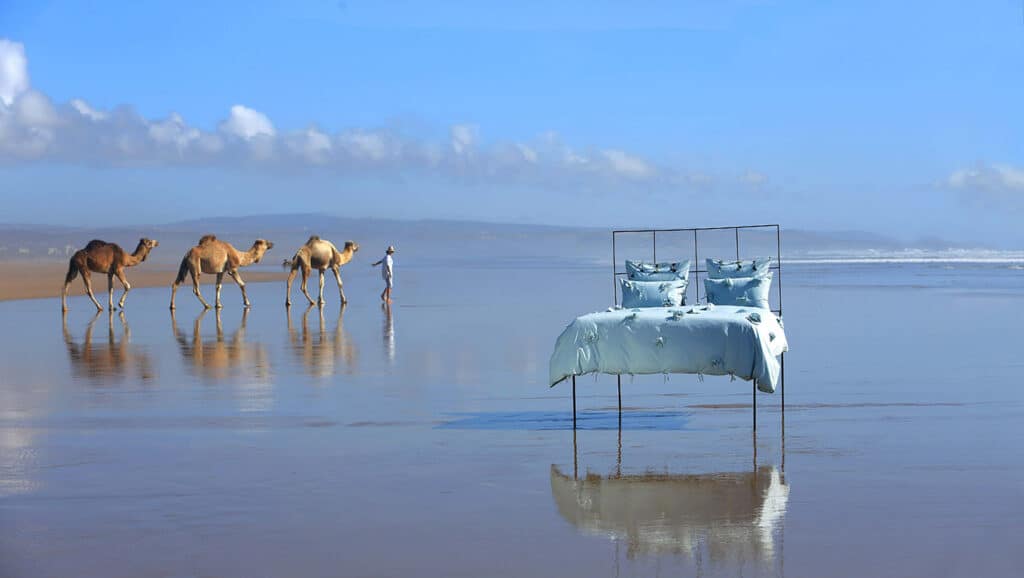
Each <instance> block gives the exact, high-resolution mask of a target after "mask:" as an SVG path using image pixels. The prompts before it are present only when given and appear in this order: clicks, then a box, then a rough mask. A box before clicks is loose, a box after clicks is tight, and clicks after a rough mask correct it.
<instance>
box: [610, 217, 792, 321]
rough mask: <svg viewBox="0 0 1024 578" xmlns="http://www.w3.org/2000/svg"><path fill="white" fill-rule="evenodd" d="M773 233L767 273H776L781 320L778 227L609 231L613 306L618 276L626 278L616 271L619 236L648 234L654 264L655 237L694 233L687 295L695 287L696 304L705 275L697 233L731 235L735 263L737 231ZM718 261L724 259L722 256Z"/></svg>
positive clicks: (780, 264)
mask: <svg viewBox="0 0 1024 578" xmlns="http://www.w3.org/2000/svg"><path fill="white" fill-rule="evenodd" d="M759 229H760V230H769V231H770V230H772V229H774V231H775V258H774V259H773V260H772V263H771V264H770V265H769V269H771V270H773V271H776V273H775V279H774V280H773V284H774V285H775V286H776V287H778V298H777V299H776V303H774V304H773V305H778V308H773V309H772V311H773V312H775V313H776V314H777V315H779V316H780V317H781V316H782V229H781V228H780V227H779V225H777V224H776V225H738V226H734V227H692V228H686V229H618V230H615V231H612V285H613V287H614V288H613V292H614V298H615V305H618V304H619V280H618V277H619V276H620V275H625V274H626V272H625V271H619V268H618V267H619V261H618V255H617V254H616V253H617V252H616V244H617V240H618V236H619V235H637V234H648V235H650V236H651V259H652V261H653V262H657V261H658V233H689V232H692V233H693V262H692V264H691V265H690V284H689V285H688V286H687V288H686V291H687V293H688V292H689V291H690V287H695V288H696V289H695V291H696V296H697V299H696V300H695V302H698V301H700V296H701V283H700V275H701V274H702V273H703V274H707V269H705V268H704V266H703V264H702V263H701V262H700V260H699V259H700V257H699V256H700V233H701V232H703V231H733V232H734V236H733V238H734V240H735V243H736V246H735V249H736V259H737V260H739V258H740V231H749V230H759ZM720 258H724V256H721V257H720Z"/></svg>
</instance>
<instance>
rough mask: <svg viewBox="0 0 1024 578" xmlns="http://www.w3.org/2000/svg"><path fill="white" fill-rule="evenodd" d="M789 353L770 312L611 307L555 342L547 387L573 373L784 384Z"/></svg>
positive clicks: (579, 321) (762, 386)
mask: <svg viewBox="0 0 1024 578" xmlns="http://www.w3.org/2000/svg"><path fill="white" fill-rule="evenodd" d="M788 349H789V344H788V342H787V341H786V333H785V331H784V329H783V324H782V320H781V319H779V318H778V317H777V316H776V315H775V314H774V313H772V312H771V311H768V310H766V309H760V308H755V307H738V306H731V305H717V306H716V305H700V306H682V307H647V308H642V309H621V308H616V309H609V310H607V311H601V312H598V313H590V314H587V315H583V316H580V317H577V318H576V319H575V320H574V321H573V322H572V323H570V324H569V326H568V327H566V328H565V330H564V331H562V334H561V335H559V336H558V340H557V341H556V342H555V348H554V351H553V352H552V353H551V362H550V365H549V383H550V384H551V386H555V385H557V384H558V383H559V382H561V381H563V380H565V379H566V378H568V377H571V376H573V375H585V374H588V373H608V374H613V375H644V374H671V373H690V374H697V375H700V376H703V375H729V376H732V377H734V378H739V379H743V380H746V381H750V380H754V382H755V383H756V385H757V388H758V389H759V390H761V391H763V392H766V393H772V392H774V391H775V388H776V386H777V385H778V382H779V375H780V362H779V359H778V357H779V355H781V354H782V353H784V352H785V351H787V350H788Z"/></svg>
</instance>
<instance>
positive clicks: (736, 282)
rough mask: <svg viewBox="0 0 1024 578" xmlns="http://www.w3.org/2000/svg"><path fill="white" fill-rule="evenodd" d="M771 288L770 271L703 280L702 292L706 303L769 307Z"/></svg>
mask: <svg viewBox="0 0 1024 578" xmlns="http://www.w3.org/2000/svg"><path fill="white" fill-rule="evenodd" d="M771 288H772V273H771V271H769V272H768V274H767V275H764V276H762V277H733V278H728V279H705V280H704V294H705V295H707V298H708V303H714V304H715V305H740V306H747V307H760V308H761V309H771V305H769V303H768V296H769V294H770V292H771Z"/></svg>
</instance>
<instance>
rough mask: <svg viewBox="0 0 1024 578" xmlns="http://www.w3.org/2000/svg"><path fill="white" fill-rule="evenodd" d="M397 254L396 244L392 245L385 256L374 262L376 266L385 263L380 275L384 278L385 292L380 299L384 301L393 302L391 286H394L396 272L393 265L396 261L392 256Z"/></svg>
mask: <svg viewBox="0 0 1024 578" xmlns="http://www.w3.org/2000/svg"><path fill="white" fill-rule="evenodd" d="M394 254H395V246H394V245H391V246H389V247H388V250H387V251H386V252H385V255H384V258H383V259H381V260H380V261H377V262H376V263H374V264H373V266H374V267H376V266H377V265H383V266H382V267H381V270H380V276H381V277H382V278H383V279H384V292H383V293H381V294H380V300H381V301H383V302H384V303H388V304H390V303H391V288H392V287H393V286H394V272H393V271H392V269H391V267H392V264H393V263H394V261H393V260H392V258H391V256H392V255H394Z"/></svg>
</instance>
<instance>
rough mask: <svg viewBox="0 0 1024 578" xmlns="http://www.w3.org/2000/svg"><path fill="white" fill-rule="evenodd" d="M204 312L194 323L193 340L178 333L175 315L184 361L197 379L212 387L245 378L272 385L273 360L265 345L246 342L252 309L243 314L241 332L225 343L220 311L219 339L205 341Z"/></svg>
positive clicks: (173, 319)
mask: <svg viewBox="0 0 1024 578" xmlns="http://www.w3.org/2000/svg"><path fill="white" fill-rule="evenodd" d="M209 312H210V310H209V309H204V310H203V311H202V312H201V313H200V314H199V316H198V317H196V318H195V321H194V322H193V323H192V338H191V339H189V338H188V337H187V335H186V334H185V333H184V332H182V331H181V330H180V329H178V322H177V319H176V317H175V315H174V311H173V310H172V311H171V328H172V329H173V331H174V338H175V340H176V341H177V342H178V348H179V350H180V351H181V355H182V357H183V358H184V359H185V360H186V362H188V363H187V364H186V366H187V367H188V369H189V370H190V371H191V372H192V374H193V375H195V376H197V377H199V378H201V379H203V380H204V381H207V382H209V383H217V382H219V381H221V380H226V379H229V378H231V379H238V378H243V379H246V380H252V381H255V382H257V383H269V382H270V378H271V373H270V356H269V355H268V354H267V350H266V348H265V347H263V344H261V343H248V342H247V341H246V340H245V323H246V319H247V317H248V315H249V310H248V309H243V310H242V319H241V321H240V322H239V325H238V329H236V330H235V332H234V333H232V335H231V338H230V339H225V336H224V326H223V324H222V323H221V316H220V309H217V310H215V314H214V315H215V319H216V324H217V333H216V337H215V338H214V339H213V340H212V341H211V340H205V339H203V336H202V323H203V317H205V316H206V314H207V313H209Z"/></svg>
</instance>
